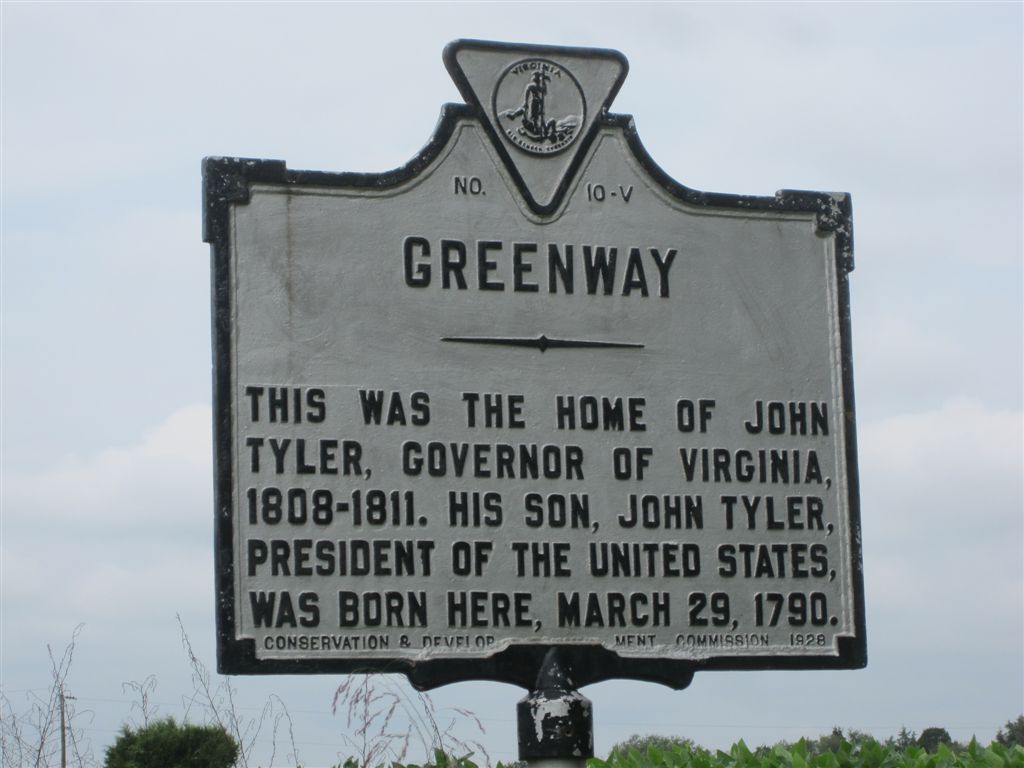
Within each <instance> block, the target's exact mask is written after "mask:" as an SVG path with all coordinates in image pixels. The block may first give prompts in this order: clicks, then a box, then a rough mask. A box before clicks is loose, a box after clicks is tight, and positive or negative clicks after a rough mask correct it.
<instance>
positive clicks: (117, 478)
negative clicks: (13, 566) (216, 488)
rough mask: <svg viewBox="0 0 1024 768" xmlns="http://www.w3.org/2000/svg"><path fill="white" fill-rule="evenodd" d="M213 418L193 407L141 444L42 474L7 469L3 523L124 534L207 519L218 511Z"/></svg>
mask: <svg viewBox="0 0 1024 768" xmlns="http://www.w3.org/2000/svg"><path fill="white" fill-rule="evenodd" d="M211 423H212V422H211V416H210V408H209V407H208V406H202V405H196V406H189V407H186V408H182V409H180V410H178V411H176V412H174V413H173V414H171V415H170V416H169V417H168V418H167V419H166V420H165V421H164V422H163V423H161V424H160V425H158V426H157V427H156V428H154V429H153V430H151V431H150V432H148V433H147V434H146V435H145V437H144V438H143V439H142V441H141V442H139V443H138V444H136V445H133V446H129V447H126V448H112V449H109V450H105V451H102V452H101V453H98V454H96V455H94V456H88V457H85V458H82V457H75V456H67V457H64V458H63V459H59V460H56V462H55V465H54V466H52V467H49V468H47V469H43V470H38V471H29V472H25V471H16V470H9V471H7V472H5V475H4V488H3V496H4V499H3V504H4V523H5V525H6V526H7V527H8V530H9V531H10V530H11V529H31V528H37V527H39V526H57V525H59V526H61V527H62V528H63V529H64V531H65V532H66V533H71V532H75V534H76V535H91V532H100V535H108V534H107V533H106V532H107V531H110V532H111V533H112V534H116V535H122V534H123V533H125V532H127V531H131V530H142V529H146V530H153V531H163V532H167V531H168V530H174V529H175V528H177V529H181V527H182V526H187V525H188V521H189V520H191V521H195V520H197V519H202V520H207V519H209V516H210V515H211V514H212V509H213V502H212V497H211V487H212V480H211V478H212V454H211V451H212V448H211V439H212V438H211V430H212V426H211ZM109 526H118V527H117V528H109Z"/></svg>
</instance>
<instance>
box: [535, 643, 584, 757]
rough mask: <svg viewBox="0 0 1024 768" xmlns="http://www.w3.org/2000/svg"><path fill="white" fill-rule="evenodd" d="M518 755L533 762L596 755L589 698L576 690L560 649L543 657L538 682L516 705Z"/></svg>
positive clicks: (553, 650) (551, 651)
mask: <svg viewBox="0 0 1024 768" xmlns="http://www.w3.org/2000/svg"><path fill="white" fill-rule="evenodd" d="M516 716H517V723H518V729H519V759H520V760H526V761H528V762H530V764H531V765H534V764H535V763H536V761H547V760H552V759H563V760H579V761H584V760H586V759H587V758H588V757H593V756H594V715H593V711H592V708H591V703H590V699H588V698H587V697H586V696H584V695H583V694H581V693H580V692H579V691H577V690H576V685H575V684H574V683H573V681H572V677H571V673H570V671H569V670H568V669H567V668H566V667H565V663H564V660H563V659H562V657H561V655H560V654H559V652H558V650H557V649H551V650H550V651H549V652H548V654H547V655H546V656H545V657H544V661H543V663H542V665H541V669H540V673H539V674H538V675H537V682H536V683H535V684H534V687H533V690H531V691H530V693H529V695H527V696H526V697H524V698H523V699H521V700H520V701H519V703H518V704H517V705H516Z"/></svg>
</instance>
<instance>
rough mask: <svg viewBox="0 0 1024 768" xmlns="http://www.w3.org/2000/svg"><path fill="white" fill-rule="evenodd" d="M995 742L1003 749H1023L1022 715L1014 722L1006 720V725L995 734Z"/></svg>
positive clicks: (1023, 725)
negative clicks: (1015, 746) (1016, 747)
mask: <svg viewBox="0 0 1024 768" xmlns="http://www.w3.org/2000/svg"><path fill="white" fill-rule="evenodd" d="M996 741H997V742H999V743H1000V744H1002V745H1003V746H1004V747H1012V746H1013V745H1014V744H1016V745H1017V746H1018V747H1024V715H1021V716H1020V717H1018V718H1017V719H1016V720H1007V721H1006V725H1005V726H1004V727H1002V728H1000V729H999V732H998V733H996Z"/></svg>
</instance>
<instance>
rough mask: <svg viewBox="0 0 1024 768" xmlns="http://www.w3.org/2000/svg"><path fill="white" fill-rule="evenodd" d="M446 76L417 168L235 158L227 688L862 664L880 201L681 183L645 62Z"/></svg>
mask: <svg viewBox="0 0 1024 768" xmlns="http://www.w3.org/2000/svg"><path fill="white" fill-rule="evenodd" d="M445 61H446V64H447V66H448V68H449V70H450V71H451V72H452V74H453V76H454V78H455V80H456V82H457V83H458V85H459V88H460V90H461V92H462V93H463V95H464V96H465V97H466V100H467V102H468V105H449V106H446V107H445V109H444V112H443V115H442V119H441V122H440V125H439V126H438V129H437V133H436V135H435V136H434V137H433V138H432V139H431V142H430V143H429V145H428V146H427V147H426V148H425V149H424V150H423V151H422V152H421V154H420V155H418V156H417V157H416V158H415V159H414V160H413V161H412V162H410V163H409V164H408V165H407V166H405V167H403V168H401V169H398V170H396V171H393V172H390V173H384V174H379V175H366V174H353V173H341V174H331V173H321V172H306V171H292V170H288V169H287V168H286V167H285V165H284V164H283V163H281V162H277V161H267V160H245V159H224V158H211V159H208V160H206V162H205V164H204V183H205V196H206V221H205V237H206V240H207V241H208V242H210V243H211V244H212V246H213V255H214V303H215V321H214V325H215V328H214V338H215V358H216V384H215V399H216V451H217V457H216V458H217V497H216V498H217V501H216V504H217V527H216V536H217V555H218V559H217V569H218V576H217V578H218V582H217V593H218V636H219V668H220V669H221V670H222V671H224V672H232V673H279V672H328V671H355V670H371V671H372V670H376V671H403V672H406V673H407V674H409V676H410V678H411V679H412V680H413V681H414V682H415V683H416V684H417V685H420V686H424V687H428V686H431V685H437V684H441V683H444V682H450V681H453V680H459V679H471V678H489V679H498V680H507V681H510V682H516V683H520V684H523V685H529V684H530V683H531V682H532V681H533V676H534V675H535V674H536V669H537V664H538V662H539V659H540V656H541V655H542V654H543V652H544V651H545V650H546V649H547V648H548V647H550V646H561V647H562V648H564V649H565V652H566V654H567V656H568V658H569V659H570V661H571V663H572V665H573V668H574V672H575V677H576V682H577V683H578V684H581V685H582V684H585V683H589V682H594V681H596V680H601V679H607V678H612V677H634V678H641V679H650V680H658V681H660V682H664V683H666V684H669V685H674V686H677V687H682V686H684V685H686V684H687V683H688V682H689V680H690V678H691V677H692V673H693V671H695V670H698V669H741V668H754V669H760V668H841V667H857V666H862V665H863V664H864V663H865V658H866V654H865V639H864V611H863V597H862V578H861V571H860V535H859V519H858V507H857V503H858V502H857V474H856V453H855V436H854V420H853V389H852V373H851V368H850V334H849V314H848V309H849V298H848V293H847V275H848V273H849V271H850V270H851V269H852V266H853V264H852V247H851V218H850V204H849V198H848V197H847V196H846V195H843V194H828V193H819V192H780V193H778V194H776V195H775V196H774V197H746V196H742V197H741V196H733V195H722V194H708V193H703V192H697V191H694V190H691V189H688V188H686V187H684V186H682V185H680V184H679V183H677V182H675V181H673V180H672V179H670V178H668V177H667V176H666V175H665V174H664V172H662V171H661V170H660V169H659V168H658V167H657V166H656V165H655V164H654V162H653V161H652V160H651V158H650V157H648V155H647V154H646V152H645V151H644V149H643V147H642V146H641V144H640V140H639V138H638V137H637V134H636V132H635V130H634V128H633V124H632V121H631V120H630V118H629V117H628V116H624V115H613V114H609V113H608V111H607V108H608V105H609V104H610V102H611V100H612V98H613V96H614V95H615V93H616V91H617V90H618V88H619V86H620V84H621V82H622V80H623V78H624V77H625V73H626V63H625V60H624V59H623V58H622V57H621V56H620V55H619V54H617V53H615V52H611V51H599V50H590V49H571V48H548V47H544V48H541V47H535V46H512V45H501V44H494V43H480V42H473V41H460V42H457V43H454V44H452V45H451V46H449V48H448V50H447V51H446V52H445Z"/></svg>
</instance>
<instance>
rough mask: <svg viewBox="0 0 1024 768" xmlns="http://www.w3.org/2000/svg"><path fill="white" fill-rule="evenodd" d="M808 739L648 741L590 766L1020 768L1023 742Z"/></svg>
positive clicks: (594, 762) (597, 760)
mask: <svg viewBox="0 0 1024 768" xmlns="http://www.w3.org/2000/svg"><path fill="white" fill-rule="evenodd" d="M814 744H815V742H812V743H811V744H808V742H806V741H803V740H801V741H798V742H796V743H795V744H791V745H785V746H784V745H778V746H775V747H771V748H766V749H763V750H762V749H759V750H757V751H756V752H755V751H752V750H750V749H749V748H748V747H747V745H746V744H744V743H743V742H742V741H740V742H738V743H737V744H735V745H734V746H733V747H732V748H731V749H730V750H729V751H728V752H722V751H718V752H710V751H708V750H705V749H701V748H699V747H693V746H692V745H688V744H675V745H673V746H671V747H670V748H668V749H659V748H658V747H656V746H649V747H648V748H647V749H646V751H641V750H636V749H634V750H631V751H629V752H627V753H625V754H623V753H621V752H612V754H611V755H609V757H608V759H607V760H600V759H597V758H593V759H591V760H589V761H588V763H587V765H588V768H1024V747H1020V746H1012V747H1006V746H1003V745H1002V744H1000V743H999V742H993V743H992V745H991V746H989V747H982V746H980V745H979V744H978V743H977V742H976V741H973V740H972V741H971V743H970V744H969V745H968V746H967V747H965V748H964V749H963V751H961V752H954V751H953V750H952V749H950V748H949V746H947V745H946V744H939V745H938V746H937V747H936V749H935V752H934V753H929V752H926V751H925V750H924V749H921V748H920V747H917V746H911V747H908V748H907V749H905V750H900V749H897V748H896V747H894V746H892V745H884V744H879V743H878V742H877V741H875V740H874V739H864V740H863V741H861V742H859V743H856V744H854V743H851V742H850V741H846V740H842V741H841V742H835V743H834V746H835V749H834V750H833V751H825V752H820V753H817V754H815V753H813V752H812V750H811V749H810V748H809V747H810V746H812V745H814Z"/></svg>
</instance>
